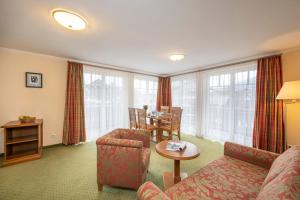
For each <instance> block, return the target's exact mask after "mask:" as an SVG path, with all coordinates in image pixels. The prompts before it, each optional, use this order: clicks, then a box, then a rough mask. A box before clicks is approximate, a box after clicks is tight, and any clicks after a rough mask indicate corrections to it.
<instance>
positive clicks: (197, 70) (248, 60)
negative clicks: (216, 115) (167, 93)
mask: <svg viewBox="0 0 300 200" xmlns="http://www.w3.org/2000/svg"><path fill="white" fill-rule="evenodd" d="M276 55H281V53H273V54H267V55H261V56H257V57H254V58H249V59H246V60H241V61H235V62H234V61H233V62H229V63H225V64H220V65H218V64H216V66H214V67H209V66H208V67H206V68H203V69H195V70H191V71H187V72H182V73H178V74H174V75H172V74H171V75H170V77H175V76H181V75H185V74H191V73H195V72H202V71H209V70H214V69H219V68H224V67H230V66H232V65H239V64H243V63H248V62H253V61H257V60H258V59H261V58H265V57H271V56H276Z"/></svg>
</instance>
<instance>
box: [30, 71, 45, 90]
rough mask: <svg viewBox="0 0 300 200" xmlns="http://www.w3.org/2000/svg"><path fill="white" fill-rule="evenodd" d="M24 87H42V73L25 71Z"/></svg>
mask: <svg viewBox="0 0 300 200" xmlns="http://www.w3.org/2000/svg"><path fill="white" fill-rule="evenodd" d="M26 87H30V88H42V87H43V74H41V73H33V72H26Z"/></svg>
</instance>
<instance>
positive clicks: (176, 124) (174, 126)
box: [160, 107, 182, 140]
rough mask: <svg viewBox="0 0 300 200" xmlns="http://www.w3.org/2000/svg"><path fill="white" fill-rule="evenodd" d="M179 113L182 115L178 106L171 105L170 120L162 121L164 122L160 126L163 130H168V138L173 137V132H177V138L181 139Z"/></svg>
mask: <svg viewBox="0 0 300 200" xmlns="http://www.w3.org/2000/svg"><path fill="white" fill-rule="evenodd" d="M173 108H175V109H173ZM181 115H182V109H181V108H180V107H172V113H171V119H170V121H164V124H163V125H162V126H161V127H160V128H161V129H162V130H163V131H166V132H168V135H169V136H168V139H169V140H172V139H173V133H174V132H177V137H178V139H179V140H181V136H180V126H181Z"/></svg>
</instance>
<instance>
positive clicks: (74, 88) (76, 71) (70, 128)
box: [63, 62, 86, 145]
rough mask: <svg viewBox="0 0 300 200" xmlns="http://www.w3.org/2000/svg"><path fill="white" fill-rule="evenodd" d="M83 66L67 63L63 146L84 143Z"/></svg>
mask: <svg viewBox="0 0 300 200" xmlns="http://www.w3.org/2000/svg"><path fill="white" fill-rule="evenodd" d="M85 139H86V135H85V120H84V96H83V65H82V64H81V63H75V62H68V75H67V89H66V102H65V118H64V130H63V144H65V145H69V144H78V143H80V142H85Z"/></svg>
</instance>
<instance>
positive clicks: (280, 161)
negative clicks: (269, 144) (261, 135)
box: [262, 146, 300, 187]
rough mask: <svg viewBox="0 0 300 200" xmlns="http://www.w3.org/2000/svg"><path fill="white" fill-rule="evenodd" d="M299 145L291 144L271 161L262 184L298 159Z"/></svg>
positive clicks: (299, 155)
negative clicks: (271, 163)
mask: <svg viewBox="0 0 300 200" xmlns="http://www.w3.org/2000/svg"><path fill="white" fill-rule="evenodd" d="M299 157H300V146H297V147H296V146H293V147H292V148H290V149H288V150H287V151H285V152H284V154H281V155H280V156H279V157H278V158H277V159H276V160H275V161H274V163H273V165H272V167H271V169H270V171H269V173H268V176H267V177H266V179H265V181H264V183H263V186H262V187H264V186H265V185H266V184H268V183H269V182H270V181H272V180H273V179H274V178H276V177H277V176H278V175H279V174H280V173H281V172H282V171H283V170H284V169H286V168H287V167H288V166H289V165H290V164H292V163H293V162H294V161H295V160H297V159H300V158H299Z"/></svg>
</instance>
